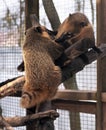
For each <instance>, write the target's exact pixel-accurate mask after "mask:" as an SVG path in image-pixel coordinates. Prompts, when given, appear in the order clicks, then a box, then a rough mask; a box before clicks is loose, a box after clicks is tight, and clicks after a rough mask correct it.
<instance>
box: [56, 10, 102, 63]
mask: <svg viewBox="0 0 106 130" xmlns="http://www.w3.org/2000/svg"><path fill="white" fill-rule="evenodd" d="M57 32H58V33H57V35H56V40H55V41H56V42H58V43H60V44H61V45H63V46H64V48H65V49H66V51H65V54H66V55H67V56H68V58H69V59H70V60H72V59H74V58H75V56H76V57H77V56H78V55H81V56H82V59H83V60H84V61H85V62H87V59H86V57H84V55H82V53H84V52H86V51H88V49H90V48H92V49H94V51H96V52H97V53H101V51H100V49H99V48H97V47H96V46H95V37H94V31H93V27H92V25H91V23H90V22H89V20H88V18H87V17H86V16H85V15H84V14H83V13H79V12H77V13H73V14H69V16H68V18H66V19H65V20H64V22H63V23H62V24H61V25H60V27H59V28H58V31H57ZM81 42H82V43H83V44H81V45H83V46H80V48H75V45H73V44H80V43H81ZM67 48H68V49H67ZM75 49H77V50H75ZM61 59H62V58H61ZM63 62H64V61H63ZM58 63H59V59H58Z"/></svg>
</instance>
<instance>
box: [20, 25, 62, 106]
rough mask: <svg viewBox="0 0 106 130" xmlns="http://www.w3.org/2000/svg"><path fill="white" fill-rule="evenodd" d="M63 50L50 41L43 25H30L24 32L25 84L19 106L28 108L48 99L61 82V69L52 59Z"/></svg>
mask: <svg viewBox="0 0 106 130" xmlns="http://www.w3.org/2000/svg"><path fill="white" fill-rule="evenodd" d="M62 52H63V47H62V46H60V45H59V44H57V43H56V42H54V41H52V40H51V38H50V36H49V35H48V33H47V31H46V28H45V27H43V26H39V27H36V28H35V27H31V28H30V29H28V30H27V32H26V38H25V42H24V45H23V59H24V65H25V84H24V86H23V91H22V92H23V93H22V97H21V106H22V107H24V108H30V107H33V106H35V105H37V104H40V103H41V102H44V101H46V100H50V99H51V98H52V97H53V96H54V95H55V94H56V91H57V88H58V85H59V84H60V83H61V70H60V68H59V67H58V66H55V64H54V60H55V59H57V58H58V57H59V56H60V55H61V53H62Z"/></svg>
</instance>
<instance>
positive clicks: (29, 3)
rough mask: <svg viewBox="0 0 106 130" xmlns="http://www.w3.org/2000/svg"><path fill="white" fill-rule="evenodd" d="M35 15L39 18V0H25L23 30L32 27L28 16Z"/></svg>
mask: <svg viewBox="0 0 106 130" xmlns="http://www.w3.org/2000/svg"><path fill="white" fill-rule="evenodd" d="M31 14H36V15H37V17H38V18H39V0H25V29H28V28H29V27H31V26H32V24H31V21H30V15H31Z"/></svg>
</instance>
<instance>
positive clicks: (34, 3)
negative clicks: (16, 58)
mask: <svg viewBox="0 0 106 130" xmlns="http://www.w3.org/2000/svg"><path fill="white" fill-rule="evenodd" d="M31 14H36V15H37V17H38V18H39V0H25V29H28V28H30V27H31V26H32V24H31V21H30V15H31ZM35 109H36V108H31V109H27V115H29V114H33V113H35ZM27 130H35V124H34V123H32V124H31V125H28V126H27Z"/></svg>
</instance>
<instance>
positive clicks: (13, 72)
mask: <svg viewBox="0 0 106 130" xmlns="http://www.w3.org/2000/svg"><path fill="white" fill-rule="evenodd" d="M0 2H1V7H0V82H3V81H5V80H7V79H11V78H13V77H17V76H18V75H22V74H21V73H19V72H18V71H17V66H18V64H20V62H21V60H22V54H21V49H20V48H19V47H18V46H19V44H21V43H22V41H23V35H22V33H23V32H24V24H23V23H24V19H23V18H24V12H22V11H20V9H22V6H23V7H24V3H22V1H19V0H15V1H14V0H12V1H9V0H1V1H0ZM20 3H21V4H22V5H21V6H20ZM22 31H23V32H22ZM20 34H21V35H20ZM19 100H20V99H19V98H17V97H6V98H3V99H1V100H0V107H1V108H2V115H3V116H5V117H14V116H24V115H25V114H26V111H25V110H24V109H22V108H21V107H20V105H19ZM15 129H17V130H24V129H25V127H17V128H15Z"/></svg>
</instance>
